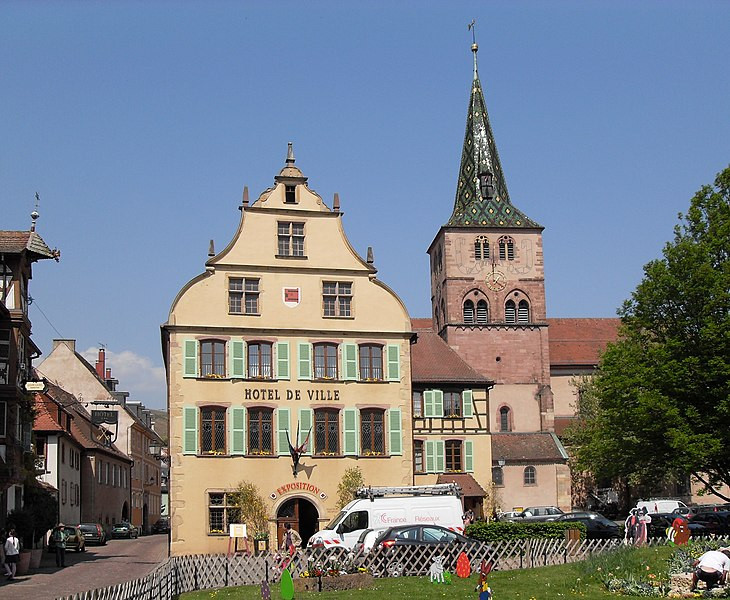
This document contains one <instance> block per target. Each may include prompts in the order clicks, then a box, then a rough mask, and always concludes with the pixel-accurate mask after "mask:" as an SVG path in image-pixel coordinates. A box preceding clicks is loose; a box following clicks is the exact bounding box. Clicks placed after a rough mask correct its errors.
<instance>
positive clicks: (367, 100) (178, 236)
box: [0, 0, 730, 407]
mask: <svg viewBox="0 0 730 600" xmlns="http://www.w3.org/2000/svg"><path fill="white" fill-rule="evenodd" d="M472 18H474V19H476V21H477V38H478V39H477V41H478V43H479V46H480V51H479V73H480V78H481V80H482V85H483V87H484V90H485V96H486V101H487V106H488V109H489V114H490V119H491V122H492V127H493V130H494V133H495V137H496V140H497V146H498V148H499V152H500V158H501V161H502V166H503V168H504V171H505V174H506V178H507V185H508V188H509V190H510V196H511V199H512V201H513V203H514V204H515V206H517V207H518V208H519V209H520V210H522V211H523V212H524V213H526V214H527V215H528V216H529V217H530V218H532V219H534V220H536V221H537V222H539V223H541V224H542V225H543V226H544V227H545V231H544V251H545V275H546V290H547V309H548V316H550V317H591V316H593V317H610V316H615V314H616V309H617V307H618V306H620V305H621V303H622V302H623V300H624V299H626V298H627V297H628V296H629V294H630V293H631V291H632V290H633V289H634V288H635V286H636V285H637V283H638V282H639V281H640V279H641V276H642V267H643V265H644V264H645V263H646V262H647V261H649V260H651V259H652V258H655V257H656V256H658V255H659V254H660V252H661V248H662V245H663V244H664V243H665V242H666V241H667V240H669V239H670V238H671V235H672V228H673V226H674V225H675V223H676V222H677V213H678V212H680V211H684V210H685V209H686V208H687V207H688V205H689V200H690V198H691V197H692V195H693V194H694V192H695V191H696V190H697V189H698V188H699V187H700V186H701V185H703V184H706V183H710V182H712V180H713V179H714V177H715V174H716V173H717V172H719V171H720V170H722V169H723V168H725V167H726V166H728V162H729V161H730V158H729V157H730V106H729V105H730V78H728V77H727V67H728V64H730V60H728V59H729V58H730V49H729V48H730V44H728V34H727V24H728V23H729V22H730V3H728V2H703V1H696V2H691V3H690V2H672V1H662V2H658V1H657V2H634V1H621V0H610V1H606V2H598V1H590V0H589V1H575V2H567V1H563V2H559V1H556V2H547V1H540V2H524V1H519V0H517V1H515V0H511V1H509V2H484V1H480V2H468V1H463V2H442V3H437V2H358V3H353V2H245V3H244V2H13V1H7V0H6V1H5V2H3V3H2V4H0V61H1V67H0V115H2V116H0V137H1V139H2V144H1V145H0V207H1V210H0V228H2V229H27V228H28V227H29V225H30V217H29V214H30V212H31V211H32V210H33V208H34V194H35V192H36V191H37V192H39V193H40V195H41V205H40V209H39V210H40V214H41V217H40V219H39V222H38V231H39V233H40V234H41V235H42V236H43V238H44V239H45V240H46V242H47V243H48V244H49V245H50V246H51V247H54V246H56V247H58V248H59V249H60V250H61V252H62V257H61V261H60V263H58V264H56V263H52V262H49V261H44V262H41V263H39V264H37V265H36V266H35V268H34V273H33V275H34V278H33V281H32V282H31V287H30V292H31V295H32V296H33V298H34V303H33V305H32V307H31V318H32V321H33V333H34V340H35V342H36V343H37V344H38V345H39V346H40V347H41V348H42V350H43V351H44V353H45V354H47V353H48V352H49V351H50V348H51V340H52V339H53V338H54V337H59V336H62V337H68V338H75V339H77V343H78V348H80V349H81V350H82V351H87V352H88V353H89V356H92V355H93V353H94V352H95V348H97V347H98V345H99V344H100V343H103V344H105V345H106V346H107V348H108V352H109V356H110V363H111V366H112V368H113V369H114V374H115V376H116V377H117V378H118V379H120V388H123V389H127V390H129V391H131V392H132V398H133V399H136V400H141V401H143V402H144V403H145V404H147V405H148V406H152V407H162V406H164V403H165V396H164V376H163V370H162V358H161V351H160V334H159V326H160V324H161V323H163V322H164V321H165V320H166V318H167V313H168V310H169V308H170V304H171V302H172V300H173V298H174V297H175V295H176V294H177V292H178V290H179V289H180V288H181V287H182V286H183V285H184V284H185V282H186V281H188V280H189V279H190V278H192V277H193V276H195V275H196V274H197V273H199V272H200V271H202V270H203V264H204V261H205V260H206V258H207V251H208V243H209V240H210V239H214V240H215V244H216V249H218V250H220V249H222V248H223V247H224V246H225V245H226V244H227V242H228V241H229V240H230V239H231V237H232V236H233V234H234V232H235V230H236V228H237V225H238V220H239V217H240V213H239V211H238V210H237V206H238V205H239V204H240V199H241V192H242V189H243V186H244V185H248V186H249V189H250V192H251V196H252V199H253V198H255V197H257V196H258V194H259V193H260V192H261V191H263V190H264V189H265V188H267V187H269V186H270V185H271V184H272V182H273V176H274V175H276V174H277V173H278V171H279V169H280V168H281V167H282V166H283V163H284V159H285V155H286V144H287V142H288V141H292V142H294V149H295V153H296V157H297V165H298V166H300V167H301V169H302V170H303V171H304V173H305V175H307V176H308V177H309V183H310V187H312V188H313V189H314V190H316V191H317V192H318V193H319V194H320V195H322V197H323V198H324V200H325V201H326V202H328V203H330V202H331V199H332V196H333V194H334V193H335V192H338V193H339V194H340V198H341V203H342V208H343V210H344V212H345V216H344V223H345V230H346V232H347V234H348V237H349V238H350V241H351V242H352V244H353V245H354V247H355V248H356V249H357V250H358V251H359V252H360V253H361V254H363V255H364V254H365V251H366V249H367V246H373V248H374V252H375V265H376V266H377V267H378V268H379V277H380V278H381V279H382V280H383V281H385V282H386V283H388V284H389V285H390V286H391V287H393V288H394V289H395V290H396V291H397V293H398V294H399V295H400V296H401V297H402V298H403V300H404V301H405V303H406V305H407V307H408V309H409V311H410V313H411V315H412V316H428V315H429V312H430V308H429V305H430V300H429V299H430V290H429V287H428V286H429V279H428V260H427V256H426V254H425V251H426V248H427V247H428V245H429V244H430V242H431V240H432V239H433V237H434V235H435V234H436V232H437V231H438V228H439V226H441V225H442V224H444V223H445V222H446V221H447V219H448V218H449V216H450V214H451V210H452V207H453V201H454V195H455V191H456V180H457V174H458V166H459V158H460V154H461V144H462V141H463V135H464V126H465V119H466V107H467V102H468V98H469V89H470V79H471V72H472V63H471V52H470V44H471V35H470V34H469V33H468V31H467V24H468V23H469V21H470V20H471V19H472ZM56 330H57V331H56Z"/></svg>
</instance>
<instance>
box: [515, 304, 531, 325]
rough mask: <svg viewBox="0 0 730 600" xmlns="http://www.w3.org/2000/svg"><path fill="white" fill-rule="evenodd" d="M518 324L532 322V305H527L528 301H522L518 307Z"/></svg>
mask: <svg viewBox="0 0 730 600" xmlns="http://www.w3.org/2000/svg"><path fill="white" fill-rule="evenodd" d="M517 322H518V323H529V322H530V305H529V304H528V303H527V300H520V303H519V304H518V305H517Z"/></svg>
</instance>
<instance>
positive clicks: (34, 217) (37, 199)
mask: <svg viewBox="0 0 730 600" xmlns="http://www.w3.org/2000/svg"><path fill="white" fill-rule="evenodd" d="M40 202H41V197H40V196H39V195H38V192H36V193H35V210H34V211H33V212H32V213H30V218H31V224H30V230H31V231H35V222H36V221H37V220H38V217H40V214H39V213H38V205H39V204H40Z"/></svg>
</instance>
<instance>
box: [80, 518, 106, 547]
mask: <svg viewBox="0 0 730 600" xmlns="http://www.w3.org/2000/svg"><path fill="white" fill-rule="evenodd" d="M79 528H80V529H81V533H82V534H83V536H84V541H85V542H86V543H87V544H98V545H99V546H104V545H105V544H106V531H104V526H103V525H102V524H101V523H81V525H79Z"/></svg>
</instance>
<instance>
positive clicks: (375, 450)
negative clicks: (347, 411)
mask: <svg viewBox="0 0 730 600" xmlns="http://www.w3.org/2000/svg"><path fill="white" fill-rule="evenodd" d="M383 412H384V411H382V410H379V409H365V410H363V411H361V413H360V440H361V441H362V450H361V452H362V454H364V455H365V456H367V455H369V454H383V453H384V452H385V431H384V426H383Z"/></svg>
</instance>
